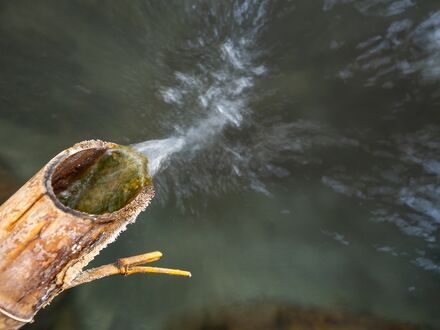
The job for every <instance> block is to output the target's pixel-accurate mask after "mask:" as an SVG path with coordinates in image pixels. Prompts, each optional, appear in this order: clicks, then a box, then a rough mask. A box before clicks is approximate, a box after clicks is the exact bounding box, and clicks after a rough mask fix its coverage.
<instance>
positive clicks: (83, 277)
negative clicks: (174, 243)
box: [66, 251, 191, 289]
mask: <svg viewBox="0 0 440 330" xmlns="http://www.w3.org/2000/svg"><path fill="white" fill-rule="evenodd" d="M161 257H162V253H161V252H159V251H155V252H150V253H145V254H141V255H137V256H132V257H127V258H121V259H118V260H117V261H116V262H115V263H112V264H107V265H103V266H100V267H96V268H92V269H88V270H85V271H83V272H81V273H80V274H79V275H78V276H77V277H76V278H75V279H74V280H73V281H72V282H71V283H70V284H69V286H68V287H67V288H66V289H70V288H73V287H75V286H78V285H81V284H85V283H88V282H91V281H94V280H98V279H100V278H103V277H107V276H111V275H132V274H137V273H154V274H167V275H176V276H186V277H191V273H190V272H188V271H185V270H180V269H169V268H159V267H147V266H140V265H143V264H146V263H150V262H153V261H157V260H159V259H160V258H161Z"/></svg>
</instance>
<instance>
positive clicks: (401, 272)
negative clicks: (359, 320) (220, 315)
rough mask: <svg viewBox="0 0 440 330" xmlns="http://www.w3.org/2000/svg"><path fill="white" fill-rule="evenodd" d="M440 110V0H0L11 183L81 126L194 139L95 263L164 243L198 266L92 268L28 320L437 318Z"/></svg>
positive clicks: (83, 132)
mask: <svg viewBox="0 0 440 330" xmlns="http://www.w3.org/2000/svg"><path fill="white" fill-rule="evenodd" d="M439 111H440V3H439V1H438V0H316V1H309V0H301V1H299V0H298V1H267V2H265V1H250V0H249V1H240V2H232V1H224V2H218V1H177V0H176V1H162V2H159V1H145V0H144V1H90V0H89V1H38V2H37V1H20V0H16V1H3V2H1V4H0V139H1V141H3V143H2V144H1V145H0V165H1V166H2V168H4V169H3V172H5V173H7V174H6V175H5V176H6V177H7V179H8V181H10V180H11V177H16V178H17V179H16V180H15V181H14V183H13V184H15V185H16V186H17V187H18V185H20V184H21V183H23V182H24V181H25V180H26V179H27V178H29V177H30V176H31V175H32V174H33V173H35V172H36V171H37V170H38V169H39V168H40V167H41V166H42V165H44V164H45V163H46V162H47V161H48V160H49V159H50V158H51V157H52V156H53V155H55V154H56V153H58V152H59V151H60V150H62V149H64V148H66V147H68V146H70V145H72V144H74V143H76V142H78V141H82V140H85V139H90V138H100V139H103V140H108V141H113V142H117V143H121V144H131V143H138V142H141V141H146V140H156V139H168V138H169V137H175V136H184V137H188V136H190V137H191V138H187V139H186V147H185V148H183V149H181V150H179V151H178V152H175V153H174V154H172V156H171V157H170V158H169V159H168V161H167V162H166V166H163V167H162V170H161V171H159V172H158V174H157V175H156V177H155V181H156V188H157V196H156V199H155V200H154V202H153V204H152V205H151V206H150V207H149V208H148V210H147V211H146V212H145V213H143V214H142V215H141V216H140V217H139V218H138V220H137V222H136V224H134V225H132V226H130V227H129V228H128V230H127V232H125V233H123V235H122V236H121V237H120V238H119V239H118V240H117V241H116V242H115V243H114V244H113V245H111V246H110V247H108V248H107V249H106V250H104V251H103V252H102V253H101V255H100V256H99V257H98V258H97V259H96V260H95V261H94V265H99V264H104V263H107V262H112V261H114V260H115V259H116V258H118V257H122V256H129V255H134V254H138V253H143V252H147V251H154V250H160V251H162V252H164V254H165V257H164V258H163V261H160V262H159V263H158V265H162V266H172V267H178V268H179V267H180V268H184V269H189V270H191V271H192V273H193V278H192V279H190V280H188V279H180V278H168V277H163V276H142V275H136V276H132V277H129V278H122V277H115V278H108V279H103V280H100V281H96V282H94V283H91V284H88V285H85V286H83V287H80V288H76V289H73V290H72V291H71V292H68V293H65V294H63V296H62V297H58V298H57V299H56V301H55V302H54V303H53V305H51V306H49V307H48V308H46V310H44V311H43V312H41V313H40V314H39V316H38V317H37V322H36V324H34V325H31V326H29V327H28V328H29V329H121V328H124V329H162V328H163V327H165V326H166V325H167V324H169V322H171V321H173V320H175V319H176V318H178V317H182V316H185V315H193V314H197V313H198V312H200V311H203V310H206V309H215V308H217V306H228V305H230V304H234V303H250V302H255V301H277V302H285V303H289V304H295V305H298V306H305V307H319V308H324V309H326V310H345V311H349V312H353V313H360V314H368V315H375V316H378V317H383V318H387V319H397V320H404V321H411V322H414V323H419V324H429V325H431V326H433V327H440V307H439V304H438V302H439V298H440V249H439V244H438V231H439V226H440V114H439ZM206 123H209V125H205V124H206ZM187 132H192V133H191V134H188V133H187ZM165 141H167V143H166V146H167V148H169V147H170V144H172V143H169V142H170V140H165ZM171 141H174V140H171ZM188 141H189V142H188ZM164 164H165V163H164ZM4 180H6V179H4Z"/></svg>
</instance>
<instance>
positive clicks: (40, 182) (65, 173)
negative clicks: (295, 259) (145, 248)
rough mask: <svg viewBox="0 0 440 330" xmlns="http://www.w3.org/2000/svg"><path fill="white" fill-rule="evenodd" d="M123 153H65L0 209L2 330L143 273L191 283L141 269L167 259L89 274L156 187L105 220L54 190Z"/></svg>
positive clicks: (94, 149)
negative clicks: (86, 288) (101, 285)
mask: <svg viewBox="0 0 440 330" xmlns="http://www.w3.org/2000/svg"><path fill="white" fill-rule="evenodd" d="M115 147H118V145H116V144H113V143H109V142H103V141H98V140H92V141H84V142H80V143H78V144H76V145H74V146H73V147H71V148H69V149H66V150H64V151H62V152H61V153H60V154H58V155H57V156H55V157H54V158H53V159H52V160H51V161H49V163H48V164H47V165H45V166H44V167H43V168H42V169H41V170H40V171H39V172H38V173H37V174H36V175H35V176H34V177H32V178H31V179H30V180H29V181H28V182H27V183H26V184H25V185H24V186H23V187H22V188H20V189H19V190H18V191H17V192H16V193H15V194H14V195H13V196H12V197H10V198H9V200H7V201H6V202H5V203H4V204H3V205H2V206H1V207H0V329H18V328H20V327H21V326H23V325H24V324H26V323H28V322H32V320H33V317H34V315H35V314H36V313H37V312H38V311H39V310H40V309H41V308H43V307H44V306H46V305H48V304H49V303H50V302H51V301H52V299H53V298H54V297H55V296H56V295H58V294H59V293H61V292H62V291H64V290H66V289H68V288H71V287H73V286H76V285H79V284H82V283H86V282H90V281H92V280H95V279H98V278H101V277H104V276H108V275H113V274H117V273H119V274H125V275H128V274H131V273H136V272H153V273H168V274H174V275H184V276H190V273H188V272H185V271H179V270H167V269H161V268H155V267H139V265H141V264H143V263H147V262H151V261H154V260H157V259H159V258H160V257H161V255H162V254H161V253H160V252H153V253H150V254H145V255H141V256H136V257H130V258H123V259H119V260H118V261H117V262H116V263H115V264H112V265H106V266H101V267H98V268H95V269H92V270H86V271H83V268H84V267H85V266H86V265H87V264H88V263H89V262H90V261H91V260H92V259H93V258H94V257H95V256H96V255H97V254H98V253H99V251H100V250H102V249H103V248H105V247H106V246H107V244H109V243H111V242H112V241H114V240H115V239H116V238H117V236H118V235H119V233H120V232H122V231H123V230H125V228H126V226H127V225H128V224H129V223H132V222H134V221H135V219H136V217H137V216H138V214H139V213H140V212H141V211H143V210H144V209H145V208H146V207H147V206H148V204H149V203H150V201H151V199H152V198H153V196H154V190H153V186H152V184H151V185H147V186H145V187H143V189H142V190H141V191H140V192H139V193H138V194H137V195H136V196H135V197H134V198H133V199H132V200H131V201H130V202H129V203H128V204H126V205H125V206H124V207H122V208H121V209H119V210H117V211H115V212H112V213H105V214H102V215H92V214H88V213H83V212H80V211H76V210H73V209H71V208H68V207H66V206H64V205H63V204H62V203H61V202H60V201H59V200H58V199H57V197H56V196H55V193H54V189H57V187H60V186H63V185H66V184H68V183H69V182H71V181H72V180H73V178H74V177H76V176H78V175H79V173H80V172H81V171H82V170H83V169H84V168H86V167H87V166H90V164H91V163H93V161H94V160H95V159H96V158H97V157H99V155H102V153H103V152H105V151H106V150H108V149H111V148H115ZM133 266H135V267H133Z"/></svg>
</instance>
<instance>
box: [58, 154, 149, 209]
mask: <svg viewBox="0 0 440 330" xmlns="http://www.w3.org/2000/svg"><path fill="white" fill-rule="evenodd" d="M147 165H148V161H147V159H146V158H145V157H144V156H143V155H141V154H139V153H138V152H137V151H135V150H134V149H131V148H129V147H122V146H117V147H115V148H91V149H86V150H81V151H78V152H77V153H75V154H73V155H71V156H69V157H67V158H66V159H64V160H63V161H61V163H60V164H58V166H57V167H56V168H55V170H54V173H53V175H52V180H51V182H52V190H53V192H54V194H55V196H56V198H57V199H58V200H59V201H60V202H61V203H62V204H63V205H64V206H66V207H68V208H71V209H74V210H77V211H80V212H84V213H88V214H93V215H100V214H106V213H112V212H115V211H117V210H120V209H121V208H123V207H124V206H126V205H127V204H128V203H130V201H132V200H133V199H134V198H135V197H136V196H137V195H138V194H139V193H140V191H141V190H142V189H143V188H144V187H145V186H146V185H148V184H151V179H150V178H149V176H148V173H147V169H148V166H147Z"/></svg>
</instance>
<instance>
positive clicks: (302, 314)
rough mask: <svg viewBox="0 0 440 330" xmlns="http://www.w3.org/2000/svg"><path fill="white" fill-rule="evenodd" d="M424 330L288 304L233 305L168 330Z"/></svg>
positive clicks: (189, 317) (174, 323)
mask: <svg viewBox="0 0 440 330" xmlns="http://www.w3.org/2000/svg"><path fill="white" fill-rule="evenodd" d="M206 329H219V330H220V329H221V330H321V329H322V330H421V329H429V328H426V327H419V326H415V325H411V324H408V323H404V322H395V321H388V320H383V319H379V318H374V317H371V316H357V315H352V314H348V313H341V312H330V311H325V310H320V309H311V310H306V309H302V308H298V307H294V306H290V305H284V304H269V303H267V304H253V305H231V306H230V307H227V308H220V309H217V310H209V311H207V312H205V313H202V314H197V315H193V316H188V317H185V318H182V319H179V320H176V321H175V322H173V323H172V324H171V325H170V326H169V327H168V328H167V330H206Z"/></svg>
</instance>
